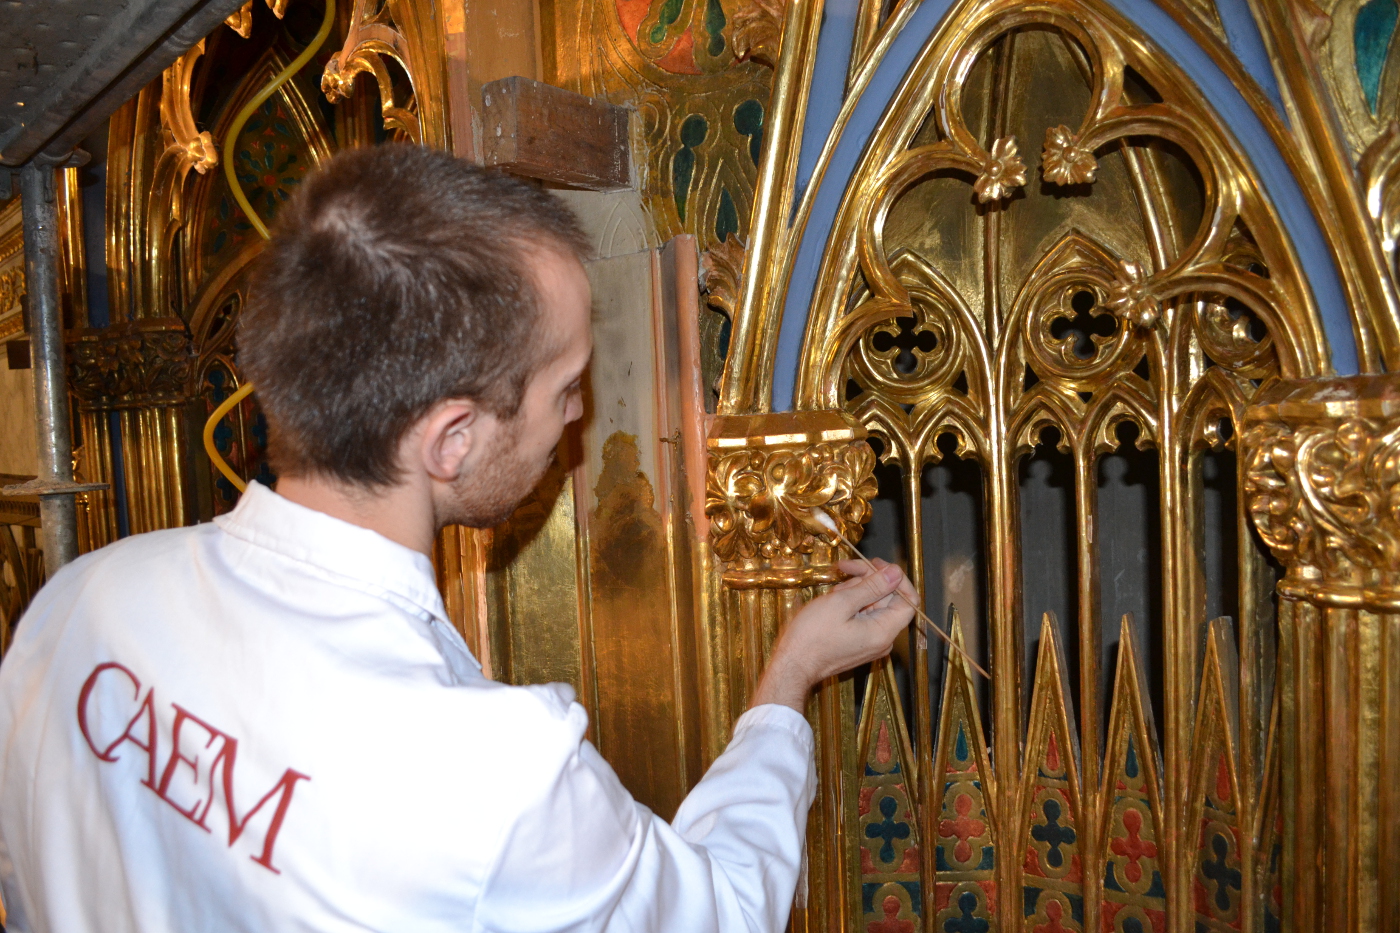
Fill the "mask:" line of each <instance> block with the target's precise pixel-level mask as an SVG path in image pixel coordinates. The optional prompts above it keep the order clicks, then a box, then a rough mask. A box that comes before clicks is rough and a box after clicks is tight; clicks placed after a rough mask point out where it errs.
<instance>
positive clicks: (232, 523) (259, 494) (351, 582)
mask: <svg viewBox="0 0 1400 933" xmlns="http://www.w3.org/2000/svg"><path fill="white" fill-rule="evenodd" d="M214 523H215V524H216V525H218V526H219V527H220V528H221V529H222V530H223V531H224V532H225V533H227V534H230V535H232V536H233V537H235V538H239V539H241V540H243V541H247V542H248V543H249V544H253V545H255V546H257V547H262V548H266V549H267V550H270V551H275V552H276V553H278V554H281V555H283V556H285V557H290V558H292V559H293V560H296V561H300V562H301V563H303V564H307V565H309V566H310V568H311V569H313V570H315V571H318V572H319V573H320V574H321V575H323V576H328V577H332V578H334V579H335V580H336V582H339V583H341V584H342V585H344V586H347V587H350V588H353V589H357V590H362V591H364V592H366V593H371V594H373V595H375V596H379V597H381V598H383V599H386V600H388V601H389V602H391V603H393V604H395V605H397V606H398V607H399V608H401V609H404V610H406V611H408V612H411V613H413V614H414V615H417V616H420V617H422V618H423V619H425V620H429V621H430V620H432V619H437V620H438V621H440V622H443V623H444V624H446V623H447V622H448V619H447V613H446V611H445V610H444V609H443V605H442V594H441V593H439V592H438V588H437V582H436V579H435V575H434V573H433V565H432V562H431V561H430V560H428V558H427V557H426V556H424V555H423V554H420V553H419V552H417V551H415V550H413V549H412V548H407V547H404V546H403V545H402V544H398V543H396V542H394V541H390V540H389V539H388V538H386V537H384V536H383V535H381V534H379V533H378V532H377V531H370V530H369V529H368V528H361V527H360V526H359V525H352V524H350V523H349V522H345V521H341V520H340V519H338V518H334V517H332V516H330V515H327V514H326V513H324V512H318V511H316V510H315V509H308V508H306V507H305V506H302V505H297V504H296V503H295V502H293V501H291V500H290V499H286V498H283V497H282V496H279V495H278V494H277V493H275V492H273V491H272V490H271V489H268V488H267V487H266V486H264V485H263V484H262V483H258V482H252V483H249V484H248V489H247V490H246V491H245V492H244V493H243V495H242V496H241V497H240V498H239V500H238V504H237V505H236V506H234V509H233V511H232V512H229V513H228V514H227V515H221V516H219V517H218V518H216V519H214Z"/></svg>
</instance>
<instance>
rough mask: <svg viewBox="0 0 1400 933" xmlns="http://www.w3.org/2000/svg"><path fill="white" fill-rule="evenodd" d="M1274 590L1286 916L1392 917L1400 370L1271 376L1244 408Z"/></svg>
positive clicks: (1332, 925) (1364, 925)
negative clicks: (1276, 575)
mask: <svg viewBox="0 0 1400 933" xmlns="http://www.w3.org/2000/svg"><path fill="white" fill-rule="evenodd" d="M1245 421H1246V425H1247V429H1246V431H1245V434H1244V455H1245V457H1246V462H1247V474H1246V493H1247V495H1248V498H1249V509H1250V514H1251V516H1252V517H1253V520H1254V525H1255V527H1256V528H1257V529H1258V530H1259V534H1260V536H1261V537H1262V538H1263V539H1264V541H1265V542H1266V543H1267V544H1268V545H1269V547H1270V548H1271V549H1272V550H1273V552H1274V555H1275V556H1276V557H1277V558H1278V559H1279V561H1280V562H1281V563H1282V564H1283V565H1284V567H1285V568H1286V571H1287V572H1286V575H1285V576H1284V578H1283V580H1282V581H1281V582H1280V583H1279V585H1278V593H1279V636H1280V648H1279V655H1280V657H1279V662H1280V671H1279V690H1280V694H1281V705H1280V709H1281V719H1280V723H1279V728H1280V739H1281V743H1282V744H1281V749H1280V751H1281V755H1280V760H1281V763H1282V767H1283V825H1284V834H1283V835H1284V854H1283V862H1284V872H1283V885H1284V890H1285V891H1286V892H1287V895H1286V899H1285V903H1284V923H1285V928H1287V929H1293V930H1299V931H1302V930H1339V931H1362V930H1368V931H1369V930H1382V929H1384V930H1394V929H1397V928H1400V874H1397V873H1396V870H1395V866H1396V865H1397V864H1400V782H1397V781H1396V773H1397V772H1396V769H1397V767H1400V377H1395V376H1356V377H1349V378H1332V379H1317V380H1308V381H1301V380H1300V381H1286V382H1279V383H1275V384H1274V385H1272V386H1270V387H1268V388H1266V389H1265V390H1264V391H1263V392H1262V393H1261V395H1260V398H1259V399H1258V400H1257V402H1256V403H1255V404H1254V405H1253V406H1251V407H1250V409H1249V410H1248V412H1247V414H1246V418H1245Z"/></svg>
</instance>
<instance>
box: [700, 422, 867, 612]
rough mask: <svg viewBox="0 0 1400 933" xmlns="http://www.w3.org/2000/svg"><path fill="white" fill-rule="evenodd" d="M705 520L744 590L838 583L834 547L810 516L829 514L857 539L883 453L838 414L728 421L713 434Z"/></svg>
mask: <svg viewBox="0 0 1400 933" xmlns="http://www.w3.org/2000/svg"><path fill="white" fill-rule="evenodd" d="M709 448H710V472H709V480H708V487H707V495H706V501H705V515H706V517H708V518H709V520H710V540H711V542H712V543H713V545H714V549H715V554H716V556H718V557H719V559H720V560H722V561H724V562H725V563H726V564H728V568H727V569H726V571H725V574H724V581H725V583H726V584H728V585H729V586H731V587H733V588H735V589H752V588H760V587H761V588H767V589H786V588H791V587H804V586H816V585H818V584H824V583H835V582H837V581H838V580H840V579H841V577H842V574H841V572H840V571H839V570H838V569H837V568H836V566H835V565H836V560H837V553H836V550H837V549H836V547H835V546H834V542H832V541H831V540H830V538H829V536H828V535H826V534H825V533H824V532H823V530H822V528H821V526H820V525H817V524H816V522H815V521H814V519H813V518H812V517H811V510H812V509H814V508H821V509H825V510H826V512H827V513H828V514H829V515H831V517H832V518H833V519H835V520H836V521H837V522H839V523H840V525H841V532H842V534H844V535H845V536H846V537H847V538H849V539H850V540H852V541H858V540H860V538H861V535H863V534H864V532H865V522H866V521H868V520H869V518H870V500H871V499H872V498H873V497H874V496H875V492H876V484H875V479H874V477H873V476H872V475H871V474H872V471H873V470H874V467H875V454H874V452H873V451H872V450H871V449H870V445H868V444H867V443H866V442H865V432H864V430H863V429H862V428H860V427H858V426H857V425H856V424H855V422H854V421H852V420H851V419H850V418H849V417H848V416H847V415H845V414H844V413H842V412H835V411H806V412H789V413H781V414H771V415H752V416H726V417H720V418H717V419H715V424H714V427H713V429H712V430H711V432H710V438H709Z"/></svg>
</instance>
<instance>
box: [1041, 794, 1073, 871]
mask: <svg viewBox="0 0 1400 933" xmlns="http://www.w3.org/2000/svg"><path fill="white" fill-rule="evenodd" d="M1040 809H1041V811H1042V812H1043V813H1044V814H1045V825H1044V826H1032V827H1031V838H1032V839H1034V840H1036V841H1037V842H1044V843H1046V844H1047V845H1049V846H1050V851H1049V852H1046V853H1045V861H1047V862H1049V863H1050V867H1051V868H1059V867H1060V866H1061V865H1063V864H1064V863H1065V856H1064V853H1063V852H1061V851H1060V846H1065V845H1073V844H1074V841H1075V840H1076V839H1078V838H1079V836H1078V834H1076V833H1075V831H1074V828H1073V827H1071V826H1061V825H1060V802H1059V801H1058V800H1056V799H1055V798H1053V797H1049V798H1046V801H1045V803H1043V804H1042V805H1041V807H1040Z"/></svg>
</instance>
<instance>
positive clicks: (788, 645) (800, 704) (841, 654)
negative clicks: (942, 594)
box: [753, 558, 919, 713]
mask: <svg viewBox="0 0 1400 933" xmlns="http://www.w3.org/2000/svg"><path fill="white" fill-rule="evenodd" d="M872 563H873V564H874V565H875V567H876V571H875V572H873V573H872V572H871V570H870V568H869V567H867V566H866V565H865V564H864V563H862V562H860V561H858V560H843V561H841V563H840V564H838V565H837V566H839V567H840V568H841V570H842V572H844V573H847V574H850V576H851V579H849V580H846V581H845V582H843V583H840V584H838V585H837V586H835V587H833V588H832V590H831V592H829V593H827V594H826V595H824V596H820V597H818V598H816V599H814V600H812V601H811V602H810V603H808V604H807V605H805V606H803V607H802V611H800V612H798V613H797V615H796V616H794V617H793V618H792V620H791V621H789V622H788V624H787V627H786V628H785V629H783V634H782V636H781V637H780V638H779V639H778V644H777V646H776V647H775V648H774V649H773V658H772V660H771V661H769V662H768V667H767V669H766V670H765V671H764V672H763V679H762V680H761V681H759V684H758V689H757V690H755V691H754V695H753V705H754V706H759V705H761V704H763V703H780V704H782V705H783V706H790V707H792V708H793V709H795V710H797V711H798V712H799V713H804V712H806V710H807V695H808V694H809V693H811V691H812V687H813V686H815V685H816V684H819V683H821V682H822V681H823V680H825V679H826V678H828V677H831V676H832V675H834V674H839V673H841V672H842V671H848V670H850V669H851V668H853V667H855V666H856V665H858V664H865V663H867V662H869V661H873V660H875V659H876V658H881V657H884V656H885V655H886V654H889V651H890V645H891V644H893V642H894V639H895V636H896V635H898V634H899V633H900V632H901V631H903V630H904V627H905V626H907V625H908V624H909V620H910V619H912V618H914V610H913V609H912V608H910V605H909V603H906V602H905V601H904V600H902V599H900V598H899V595H898V594H897V593H896V592H895V591H896V590H900V591H902V592H903V593H904V595H906V596H908V597H909V599H910V600H912V601H914V602H915V604H917V602H918V598H919V597H918V594H916V593H915V592H914V587H913V586H912V585H911V584H910V583H909V578H908V577H906V576H905V575H904V572H903V571H902V570H900V569H899V568H898V567H895V566H893V565H890V564H886V563H885V562H884V561H882V560H880V559H879V558H876V559H875V560H874V561H872Z"/></svg>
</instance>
